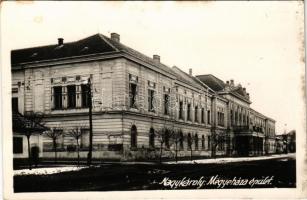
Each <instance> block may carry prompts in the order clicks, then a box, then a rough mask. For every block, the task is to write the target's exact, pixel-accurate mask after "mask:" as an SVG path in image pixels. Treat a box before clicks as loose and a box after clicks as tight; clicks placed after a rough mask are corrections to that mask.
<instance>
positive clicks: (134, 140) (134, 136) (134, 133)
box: [131, 125, 137, 148]
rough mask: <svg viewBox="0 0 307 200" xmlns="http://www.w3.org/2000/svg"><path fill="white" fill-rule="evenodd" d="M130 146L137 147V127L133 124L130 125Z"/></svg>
mask: <svg viewBox="0 0 307 200" xmlns="http://www.w3.org/2000/svg"><path fill="white" fill-rule="evenodd" d="M131 147H133V148H136V147H137V129H136V126H135V125H133V126H132V127H131Z"/></svg>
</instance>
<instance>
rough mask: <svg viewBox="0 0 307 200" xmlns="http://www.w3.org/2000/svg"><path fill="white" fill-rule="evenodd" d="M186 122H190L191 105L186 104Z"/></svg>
mask: <svg viewBox="0 0 307 200" xmlns="http://www.w3.org/2000/svg"><path fill="white" fill-rule="evenodd" d="M187 120H188V121H191V104H190V103H188V108H187Z"/></svg>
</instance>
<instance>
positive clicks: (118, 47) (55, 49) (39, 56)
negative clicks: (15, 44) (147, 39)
mask: <svg viewBox="0 0 307 200" xmlns="http://www.w3.org/2000/svg"><path fill="white" fill-rule="evenodd" d="M112 52H114V53H115V52H124V53H127V54H129V55H131V56H133V57H135V58H137V59H140V60H142V61H144V62H146V63H149V64H151V65H154V66H156V67H157V68H159V69H161V70H163V71H165V72H168V73H170V74H173V73H174V72H173V71H172V70H171V68H170V67H168V66H166V65H164V64H163V63H158V62H156V61H154V60H153V59H152V58H151V57H148V56H146V55H144V54H142V53H140V52H138V51H136V50H134V49H132V48H130V47H128V46H126V45H124V44H122V43H120V42H117V41H115V40H113V39H111V38H109V37H106V36H104V35H102V34H99V33H98V34H95V35H92V36H89V37H87V38H84V39H81V40H78V41H75V42H69V43H63V45H59V44H54V45H47V46H39V47H32V48H27V49H18V50H13V51H12V54H11V62H12V68H14V65H17V64H21V63H28V62H37V61H47V60H52V59H61V58H70V57H75V56H87V55H91V54H98V53H112Z"/></svg>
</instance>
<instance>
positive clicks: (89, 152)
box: [84, 78, 93, 165]
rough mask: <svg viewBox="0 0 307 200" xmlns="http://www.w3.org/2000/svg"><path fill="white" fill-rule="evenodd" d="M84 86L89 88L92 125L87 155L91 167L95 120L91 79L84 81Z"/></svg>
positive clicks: (89, 112)
mask: <svg viewBox="0 0 307 200" xmlns="http://www.w3.org/2000/svg"><path fill="white" fill-rule="evenodd" d="M84 84H86V86H87V94H88V95H87V97H88V99H87V100H88V103H89V107H88V108H89V110H88V115H89V124H90V137H89V143H90V144H89V150H88V154H87V164H88V165H91V163H92V151H93V120H92V89H91V78H88V79H87V81H84Z"/></svg>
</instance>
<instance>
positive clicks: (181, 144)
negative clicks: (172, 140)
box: [179, 132, 183, 150]
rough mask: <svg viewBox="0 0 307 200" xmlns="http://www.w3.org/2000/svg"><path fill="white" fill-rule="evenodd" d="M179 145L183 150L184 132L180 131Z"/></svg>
mask: <svg viewBox="0 0 307 200" xmlns="http://www.w3.org/2000/svg"><path fill="white" fill-rule="evenodd" d="M179 147H180V149H181V150H183V133H182V132H180V136H179Z"/></svg>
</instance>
